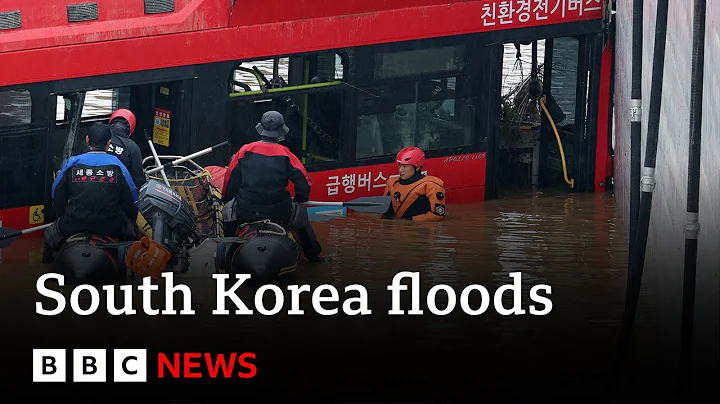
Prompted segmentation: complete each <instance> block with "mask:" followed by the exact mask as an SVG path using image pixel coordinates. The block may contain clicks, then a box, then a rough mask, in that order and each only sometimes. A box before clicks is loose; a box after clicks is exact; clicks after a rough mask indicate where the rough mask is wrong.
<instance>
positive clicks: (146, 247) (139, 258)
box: [125, 237, 170, 280]
mask: <svg viewBox="0 0 720 404" xmlns="http://www.w3.org/2000/svg"><path fill="white" fill-rule="evenodd" d="M169 260H170V251H168V250H167V249H166V248H165V247H164V246H163V245H162V244H160V243H158V242H156V241H154V240H151V239H149V238H147V237H143V238H142V239H140V240H139V241H136V242H135V243H133V245H132V246H130V248H129V249H128V252H127V255H126V256H125V265H126V266H127V267H128V268H130V270H131V271H133V273H135V274H136V275H138V276H139V277H141V278H145V277H147V276H150V277H152V278H153V279H154V280H158V279H160V274H161V273H162V271H163V269H165V265H166V264H167V262H168V261H169Z"/></svg>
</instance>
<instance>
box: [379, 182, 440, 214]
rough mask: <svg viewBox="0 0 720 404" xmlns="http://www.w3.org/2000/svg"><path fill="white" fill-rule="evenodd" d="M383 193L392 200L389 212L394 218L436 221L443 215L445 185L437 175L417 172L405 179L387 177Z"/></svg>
mask: <svg viewBox="0 0 720 404" xmlns="http://www.w3.org/2000/svg"><path fill="white" fill-rule="evenodd" d="M385 195H388V196H390V198H391V200H392V205H391V209H392V212H391V213H392V216H393V217H395V218H398V219H407V220H415V221H420V222H438V221H441V220H442V219H443V218H444V217H445V203H446V200H445V198H446V195H445V185H444V183H443V181H442V180H441V179H440V178H438V177H433V176H430V175H425V176H422V174H419V175H416V176H415V177H413V178H410V179H408V180H405V181H403V180H401V179H400V178H389V179H388V180H387V183H386V185H385ZM388 213H390V212H388ZM385 217H387V216H385Z"/></svg>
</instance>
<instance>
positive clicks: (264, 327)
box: [0, 191, 628, 398]
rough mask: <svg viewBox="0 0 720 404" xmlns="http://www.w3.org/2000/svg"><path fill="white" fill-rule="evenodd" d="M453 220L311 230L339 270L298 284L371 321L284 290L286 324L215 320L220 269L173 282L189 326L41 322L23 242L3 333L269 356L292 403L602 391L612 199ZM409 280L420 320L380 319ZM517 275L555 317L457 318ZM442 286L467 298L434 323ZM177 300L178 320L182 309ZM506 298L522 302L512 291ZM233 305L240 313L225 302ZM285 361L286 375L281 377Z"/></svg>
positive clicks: (577, 199)
mask: <svg viewBox="0 0 720 404" xmlns="http://www.w3.org/2000/svg"><path fill="white" fill-rule="evenodd" d="M448 212H449V213H448V216H447V220H446V221H444V222H442V223H414V222H408V221H381V220H379V219H377V218H376V217H375V216H374V215H370V216H368V215H360V214H351V215H350V216H349V217H347V218H338V219H333V220H330V221H326V222H316V223H314V226H315V228H316V231H317V233H318V237H319V239H320V241H321V242H322V244H323V249H324V253H325V254H326V255H328V256H330V257H332V258H333V261H332V262H330V263H327V264H321V265H313V266H308V265H305V266H301V268H300V271H299V274H298V277H297V279H296V281H295V283H298V284H304V283H307V284H309V285H311V287H312V288H313V289H314V288H315V287H316V286H317V285H320V284H324V283H329V284H333V285H336V286H337V287H338V290H339V297H340V302H341V303H342V301H343V299H344V296H345V294H344V292H343V287H344V286H345V285H349V284H361V285H363V286H365V287H366V288H367V291H368V298H369V306H370V308H371V309H372V310H373V314H372V315H370V316H364V317H363V316H355V317H352V316H347V315H344V314H343V313H342V311H341V312H340V314H338V315H336V316H321V315H318V314H316V313H315V311H314V310H313V306H312V304H311V303H310V302H309V300H308V299H306V298H304V299H301V306H302V308H303V309H304V310H305V312H306V315H304V316H287V315H285V313H287V311H288V310H289V309H290V302H289V300H290V299H289V293H286V300H285V306H284V309H283V310H282V311H281V313H280V314H278V315H276V316H262V315H253V316H233V315H230V316H222V317H218V316H210V315H209V313H210V311H211V310H212V309H214V308H215V283H214V280H213V279H212V278H211V277H210V274H212V269H211V265H212V264H210V265H208V267H207V268H205V265H204V264H198V263H193V268H192V271H193V272H194V274H193V276H190V277H187V276H186V277H183V278H182V280H180V278H179V277H178V278H176V281H177V282H183V283H186V284H188V285H190V287H191V288H192V290H193V296H192V298H193V301H192V303H193V309H195V310H196V313H197V314H196V315H195V316H169V317H160V316H157V317H149V316H144V315H142V314H139V315H137V316H122V317H119V318H118V317H116V318H108V317H109V316H103V315H102V314H95V315H92V316H87V317H84V318H79V317H77V316H71V315H67V316H57V317H45V318H40V317H39V316H38V315H36V314H35V313H34V309H35V302H36V301H38V299H40V296H39V295H38V293H37V292H36V290H35V281H36V280H37V278H38V276H40V275H41V274H42V273H43V272H44V271H46V270H47V269H46V268H45V267H44V266H43V265H41V264H39V263H38V262H39V258H40V244H39V242H38V241H37V240H20V241H18V242H16V243H15V244H14V245H13V246H12V247H11V248H8V249H5V250H4V251H3V252H2V254H3V262H2V264H1V266H2V271H0V288H2V295H0V299H1V300H0V307H2V308H3V310H2V313H3V314H2V315H3V318H4V319H5V321H7V322H9V323H14V324H16V327H17V328H16V329H17V330H18V334H17V337H18V338H19V339H22V338H27V339H31V338H34V337H37V336H38V335H43V334H44V335H48V334H47V333H48V331H50V330H60V329H63V330H72V335H73V336H74V337H70V336H68V337H67V338H68V339H67V341H70V342H68V345H73V343H71V342H72V341H74V339H73V338H80V337H78V336H80V335H85V333H87V335H90V334H92V335H95V336H96V338H98V340H99V341H103V339H104V340H105V341H110V340H112V339H113V338H115V337H117V335H118V333H119V332H120V333H121V332H122V330H129V329H131V328H132V327H140V328H138V329H141V330H142V332H128V333H127V334H126V335H125V336H124V337H123V338H124V339H122V345H127V346H128V347H132V345H133V344H132V342H133V341H137V343H136V345H137V344H140V343H141V342H140V341H142V343H143V344H145V346H147V345H148V344H153V343H154V344H155V345H157V346H158V349H161V350H166V351H167V350H171V349H179V350H182V349H193V348H194V349H195V350H202V349H208V350H209V349H211V348H210V347H211V346H216V347H218V348H214V349H216V350H224V351H227V349H228V346H232V347H234V348H232V349H236V350H258V351H259V352H267V353H264V356H259V358H258V368H259V373H258V374H259V375H260V374H261V373H262V372H265V373H264V374H268V375H269V374H272V375H273V376H272V377H273V378H275V379H274V380H280V379H279V378H284V379H283V380H288V381H287V382H286V383H285V382H284V383H283V387H282V388H280V387H281V386H277V387H278V388H279V390H285V391H286V392H287V393H288V394H290V392H292V391H299V390H300V389H303V388H307V386H310V385H312V386H314V387H313V391H314V392H315V393H316V394H332V392H335V393H338V392H343V393H348V392H350V391H352V392H354V393H353V394H354V396H353V397H356V398H359V397H362V394H361V392H362V391H364V392H365V393H368V394H369V392H370V391H373V389H376V388H377V389H380V390H379V391H383V392H386V393H387V394H393V393H397V394H401V393H400V392H402V391H404V390H403V389H410V390H408V391H413V392H417V391H427V392H435V393H437V394H439V395H440V396H442V392H441V391H440V390H441V387H442V386H443V384H442V383H453V384H454V385H456V386H458V387H457V390H456V391H457V392H466V393H468V394H469V393H473V394H478V393H483V394H484V392H488V394H490V393H489V392H496V391H500V392H506V393H507V394H529V393H547V392H555V393H557V392H562V393H568V394H569V393H575V394H595V393H598V392H599V391H600V389H601V388H602V387H603V386H602V385H603V381H604V377H605V376H606V372H607V369H608V366H609V364H610V359H611V357H612V355H613V353H614V350H615V344H616V340H617V335H618V332H619V325H620V320H621V318H622V312H623V304H624V294H625V282H626V276H625V273H626V267H627V250H628V246H627V235H626V233H625V231H624V226H623V223H622V221H621V219H620V217H619V212H618V209H617V207H616V203H615V200H614V198H613V196H612V194H569V193H568V192H567V191H557V192H555V191H545V192H544V193H539V194H536V193H535V192H531V191H527V192H526V193H515V194H513V195H505V196H503V198H502V199H498V200H492V201H486V202H482V203H473V204H463V205H451V206H450V207H449V209H448ZM208 261H209V260H208ZM400 271H413V272H415V271H417V272H420V276H421V289H422V293H421V296H422V297H423V298H422V299H421V306H422V307H421V308H422V309H423V310H425V315H423V316H387V315H386V314H387V311H388V310H389V307H390V297H389V296H390V292H389V291H388V290H387V289H386V288H387V285H389V284H391V283H392V279H393V276H394V275H395V274H396V273H397V272H400ZM509 272H521V273H522V274H523V277H522V284H523V288H522V307H523V308H524V309H526V310H527V309H528V306H529V305H530V304H533V302H532V301H531V300H530V298H529V291H530V288H532V287H533V286H534V285H537V284H540V283H542V284H547V285H550V286H551V287H552V293H551V294H550V295H549V296H548V297H549V298H550V299H551V300H552V305H553V307H552V312H551V313H550V314H548V315H546V316H532V315H528V314H526V315H522V316H512V315H511V316H500V315H498V314H497V313H496V311H495V309H494V308H493V302H492V301H491V302H490V304H489V307H488V310H487V311H486V312H485V313H484V314H482V315H480V316H468V315H466V314H464V313H463V312H462V310H461V309H460V301H459V300H460V299H459V296H460V291H461V290H462V289H463V288H465V287H466V286H468V285H470V284H480V285H483V286H485V287H486V288H487V289H488V291H489V293H490V295H491V296H490V297H491V298H492V294H493V293H494V291H495V290H496V289H497V288H498V287H500V286H501V285H504V284H510V283H512V279H511V278H510V277H509V276H508V273H509ZM203 274H204V275H203ZM405 283H406V284H407V283H409V281H405ZM437 283H443V284H447V285H449V286H452V287H453V288H454V289H455V290H456V293H457V296H458V302H457V306H456V308H455V310H454V312H453V313H452V314H450V315H447V316H436V315H432V314H430V313H428V311H427V304H426V302H425V299H424V297H425V296H426V295H427V291H428V290H429V288H430V287H432V285H433V284H437ZM254 291H255V289H252V288H244V289H243V290H242V291H241V292H240V293H239V294H240V295H241V296H242V297H243V301H244V302H245V303H246V304H247V305H248V307H250V308H251V309H252V308H253V306H254V303H253V298H252V296H253V293H254ZM161 292H162V288H161ZM156 293H158V296H156V299H154V303H153V304H154V307H156V308H163V306H162V305H163V304H164V296H162V294H161V293H160V292H156ZM178 295H179V294H178ZM268 295H272V294H268ZM306 295H307V294H306ZM66 296H69V292H66ZM139 296H140V295H139V294H137V295H136V297H135V298H137V299H138V300H139ZM354 296H357V295H356V294H352V295H350V296H349V297H354ZM407 296H409V292H403V299H402V301H403V309H405V310H409V309H410V302H409V300H408V299H406V297H407ZM444 296H445V295H444V294H443V293H442V292H441V293H440V294H439V295H438V305H439V307H440V308H442V307H445V304H446V302H447V299H446V298H445V297H444ZM479 299H480V298H479V297H478V296H477V293H476V296H474V297H471V299H470V303H471V306H472V307H478V305H479ZM42 300H43V301H46V300H45V299H42ZM268 301H270V300H268ZM175 302H176V303H177V305H176V308H179V307H180V304H181V299H180V298H179V297H177V298H176V299H175ZM503 302H504V304H505V306H506V307H510V306H511V305H512V296H511V293H509V292H508V293H506V294H505V296H504V298H503ZM46 304H48V303H46ZM267 306H271V305H270V304H268V305H267ZM53 307H54V305H53V304H52V303H49V304H48V308H53ZM228 307H229V308H230V309H231V310H232V309H233V308H234V306H233V305H232V304H231V303H229V302H228ZM335 307H336V306H335ZM135 308H136V309H138V311H139V313H142V304H141V302H139V301H136V302H135ZM340 308H342V307H341V306H340ZM103 309H104V302H103V304H102V305H101V311H104V310H103ZM66 310H68V311H69V308H68V309H66ZM69 327H71V328H69ZM132 329H134V328H132ZM105 330H107V331H105ZM178 330H183V331H181V332H179V333H178ZM235 330H237V331H235ZM57 334H61V333H60V332H57ZM59 338H62V336H60V337H59ZM94 340H95V339H94ZM271 341H272V342H271ZM118 344H120V343H118ZM163 344H164V345H163ZM228 344H233V345H228ZM74 345H77V341H75V343H74ZM90 345H92V344H91V343H90ZM97 345H98V346H106V345H107V343H106V344H105V345H103V344H102V343H98V344H97ZM116 345H117V344H116ZM69 347H70V346H69ZM266 347H268V348H267V350H266V351H262V349H266ZM310 358H312V360H311V359H310ZM263 360H264V361H263ZM276 361H277V362H276ZM281 361H282V363H284V364H285V365H284V366H278V365H277V363H280V362H281ZM368 361H370V362H372V363H373V364H374V365H369V364H368ZM308 363H312V365H308ZM301 364H302V365H301ZM368 366H370V368H371V369H372V372H371V373H368ZM368 375H371V376H368ZM258 377H260V376H258ZM268 377H270V376H268ZM268 383H270V384H272V382H268ZM348 386H353V387H352V389H350V387H348ZM322 392H325V393H322ZM428 394H430V393H428ZM458 394H459V393H458Z"/></svg>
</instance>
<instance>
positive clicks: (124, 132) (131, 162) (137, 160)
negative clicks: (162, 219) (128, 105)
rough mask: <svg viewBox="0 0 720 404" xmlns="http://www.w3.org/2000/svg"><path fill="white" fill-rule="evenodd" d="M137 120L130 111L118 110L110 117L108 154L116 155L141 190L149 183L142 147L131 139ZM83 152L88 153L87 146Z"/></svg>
mask: <svg viewBox="0 0 720 404" xmlns="http://www.w3.org/2000/svg"><path fill="white" fill-rule="evenodd" d="M136 123H137V120H136V119H135V114H133V113H132V112H131V111H130V110H128V109H124V108H121V109H118V110H115V112H113V113H112V115H110V120H109V121H108V125H109V126H110V130H111V131H112V140H111V141H110V147H109V148H108V150H107V152H108V153H110V154H114V155H115V156H117V158H118V159H120V161H121V162H122V163H123V164H124V165H125V168H127V169H128V171H129V172H130V175H131V176H132V179H133V182H135V187H137V189H140V188H141V187H142V186H143V184H145V183H146V182H147V180H146V179H145V171H144V170H143V167H142V153H141V152H140V147H139V146H138V145H137V143H135V141H134V140H132V139H131V138H130V137H131V136H132V135H133V133H134V132H135V125H136ZM83 146H84V149H83V152H87V150H88V149H87V146H86V145H83Z"/></svg>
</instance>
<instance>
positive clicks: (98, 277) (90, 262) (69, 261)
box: [53, 233, 119, 285]
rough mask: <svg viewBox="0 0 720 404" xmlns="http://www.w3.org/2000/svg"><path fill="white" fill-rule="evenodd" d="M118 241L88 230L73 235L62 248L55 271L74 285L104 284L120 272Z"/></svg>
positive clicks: (56, 260)
mask: <svg viewBox="0 0 720 404" xmlns="http://www.w3.org/2000/svg"><path fill="white" fill-rule="evenodd" d="M118 245H119V243H118V241H117V240H115V239H112V238H109V237H100V236H93V235H89V234H86V233H81V234H76V235H74V236H72V237H69V238H68V239H67V241H66V242H65V243H64V244H63V246H62V247H61V248H60V250H59V251H58V253H57V255H56V257H55V260H54V262H53V270H54V271H55V272H57V273H59V274H62V275H63V276H65V280H66V281H67V283H69V284H71V285H81V284H91V285H100V284H106V283H108V282H110V281H112V280H113V279H114V278H115V276H117V275H118V269H119V267H118V261H117V249H118Z"/></svg>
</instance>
